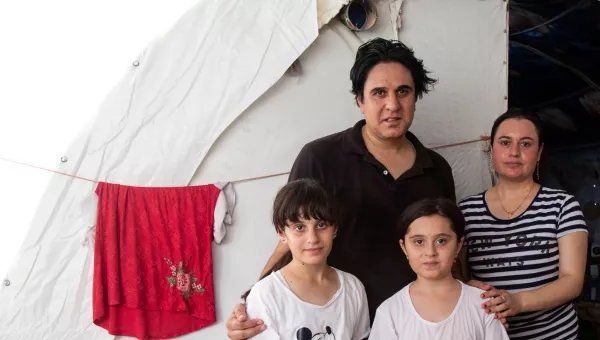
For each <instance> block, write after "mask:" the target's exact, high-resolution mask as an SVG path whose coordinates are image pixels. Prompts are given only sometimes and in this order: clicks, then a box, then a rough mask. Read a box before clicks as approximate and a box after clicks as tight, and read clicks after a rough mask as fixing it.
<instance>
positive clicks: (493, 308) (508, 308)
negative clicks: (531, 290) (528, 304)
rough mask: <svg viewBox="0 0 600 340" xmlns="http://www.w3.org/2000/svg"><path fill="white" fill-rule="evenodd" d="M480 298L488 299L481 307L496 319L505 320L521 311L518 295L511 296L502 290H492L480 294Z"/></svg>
mask: <svg viewBox="0 0 600 340" xmlns="http://www.w3.org/2000/svg"><path fill="white" fill-rule="evenodd" d="M481 298H482V299H489V300H488V301H486V302H484V303H483V305H482V306H483V308H485V311H486V313H488V314H491V313H496V319H502V318H504V319H506V318H507V317H509V316H513V315H517V314H519V313H521V312H522V310H523V302H522V301H521V297H520V296H519V294H511V293H509V292H507V291H506V290H504V289H496V288H492V289H490V290H488V291H487V292H485V293H483V294H481Z"/></svg>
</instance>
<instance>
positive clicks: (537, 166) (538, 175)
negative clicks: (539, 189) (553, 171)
mask: <svg viewBox="0 0 600 340" xmlns="http://www.w3.org/2000/svg"><path fill="white" fill-rule="evenodd" d="M535 172H536V177H537V180H538V181H539V180H540V161H538V162H537V165H536V166H535Z"/></svg>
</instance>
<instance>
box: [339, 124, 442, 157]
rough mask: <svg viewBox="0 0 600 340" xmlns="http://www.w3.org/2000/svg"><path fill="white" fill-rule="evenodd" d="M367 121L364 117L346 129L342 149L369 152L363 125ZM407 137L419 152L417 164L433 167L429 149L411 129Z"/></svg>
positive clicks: (407, 132) (361, 153) (358, 152)
mask: <svg viewBox="0 0 600 340" xmlns="http://www.w3.org/2000/svg"><path fill="white" fill-rule="evenodd" d="M365 124H366V121H365V120H364V119H362V120H360V121H358V122H357V123H356V124H355V125H354V127H352V128H350V129H348V130H346V132H345V134H344V138H343V140H342V150H343V151H344V152H347V153H355V154H359V155H367V154H369V150H367V146H366V145H365V141H364V139H363V136H362V127H363V126H365ZM406 138H407V139H408V140H409V141H410V142H411V143H412V145H413V146H414V147H415V151H416V153H417V156H416V159H415V165H421V167H423V168H429V167H433V161H432V160H431V155H430V154H429V149H427V148H426V147H425V146H424V145H423V144H422V143H421V142H420V141H419V139H418V138H417V137H416V136H415V135H413V134H412V133H411V132H410V131H406Z"/></svg>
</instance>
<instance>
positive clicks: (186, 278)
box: [164, 257, 206, 300]
mask: <svg viewBox="0 0 600 340" xmlns="http://www.w3.org/2000/svg"><path fill="white" fill-rule="evenodd" d="M164 260H165V261H166V262H167V264H168V265H169V267H170V268H171V276H167V277H166V279H167V281H169V286H170V287H171V288H177V290H179V291H181V295H182V296H183V298H184V299H185V300H187V299H189V298H190V295H192V293H194V292H196V293H204V292H205V291H206V289H204V288H202V285H200V284H196V281H198V278H197V277H194V276H192V275H193V274H194V271H192V270H190V271H189V272H187V273H186V270H185V268H184V267H183V261H179V265H178V267H175V265H174V264H173V262H171V260H169V259H167V258H166V257H164Z"/></svg>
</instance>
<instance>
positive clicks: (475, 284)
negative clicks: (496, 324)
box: [467, 280, 508, 328]
mask: <svg viewBox="0 0 600 340" xmlns="http://www.w3.org/2000/svg"><path fill="white" fill-rule="evenodd" d="M467 284H468V285H469V286H471V287H475V288H479V289H481V290H485V291H486V292H485V293H483V294H481V298H482V299H488V298H489V297H488V295H491V294H492V293H491V292H496V291H497V290H496V289H495V288H494V286H492V285H490V284H487V283H484V282H481V281H477V280H471V281H469V282H467ZM490 301H492V300H490ZM490 301H487V302H484V303H483V304H482V305H481V307H482V308H483V309H485V311H486V313H488V314H490V313H491V312H488V310H490V308H489V307H488V304H489V303H490ZM496 319H498V320H499V321H500V322H502V325H503V326H504V328H508V322H506V316H505V315H499V314H498V313H496Z"/></svg>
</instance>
